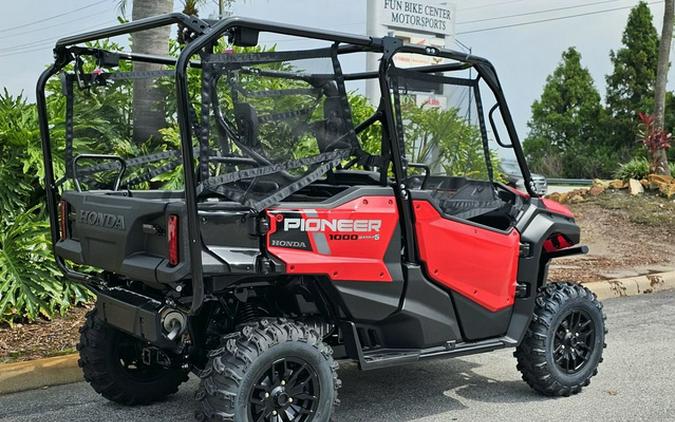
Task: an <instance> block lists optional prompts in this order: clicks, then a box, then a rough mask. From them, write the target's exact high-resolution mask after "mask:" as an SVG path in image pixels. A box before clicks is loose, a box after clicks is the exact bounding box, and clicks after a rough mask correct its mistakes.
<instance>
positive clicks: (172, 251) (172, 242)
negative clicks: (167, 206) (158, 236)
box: [166, 214, 180, 267]
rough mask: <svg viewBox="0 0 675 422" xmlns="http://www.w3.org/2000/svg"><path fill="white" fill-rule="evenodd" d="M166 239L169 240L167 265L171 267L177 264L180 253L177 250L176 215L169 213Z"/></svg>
mask: <svg viewBox="0 0 675 422" xmlns="http://www.w3.org/2000/svg"><path fill="white" fill-rule="evenodd" d="M166 240H167V241H168V242H169V265H171V266H172V267H174V266H176V265H178V261H179V260H180V255H179V251H178V216H177V215H175V214H171V215H169V221H167V227H166Z"/></svg>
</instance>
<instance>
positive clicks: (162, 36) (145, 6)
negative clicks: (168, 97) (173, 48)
mask: <svg viewBox="0 0 675 422" xmlns="http://www.w3.org/2000/svg"><path fill="white" fill-rule="evenodd" d="M126 6H127V0H120V2H119V8H120V10H121V11H122V14H124V13H125V9H126ZM172 11H173V0H134V1H133V6H132V10H131V19H132V20H139V19H143V18H148V17H151V16H157V15H162V14H165V13H171V12H172ZM170 30H171V28H170V27H169V26H163V27H160V28H153V29H149V30H147V31H141V32H136V33H134V34H132V36H131V51H132V52H134V53H142V54H152V55H156V56H166V55H168V53H169V32H170ZM161 68H162V65H158V64H154V63H141V62H134V70H135V71H151V70H160V69H161ZM164 111H165V110H164V95H163V93H162V91H161V89H160V88H158V87H156V86H155V85H154V83H153V81H152V80H151V79H135V80H134V90H133V122H134V130H133V139H134V141H135V142H137V143H141V142H144V141H147V140H148V139H151V138H155V137H156V136H157V135H158V133H159V132H158V130H159V129H161V128H163V127H165V126H166V120H165V113H164Z"/></svg>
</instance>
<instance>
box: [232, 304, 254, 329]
mask: <svg viewBox="0 0 675 422" xmlns="http://www.w3.org/2000/svg"><path fill="white" fill-rule="evenodd" d="M258 316H259V313H258V310H257V309H256V307H255V306H254V305H253V304H252V303H251V302H241V303H239V308H238V309H237V318H236V320H237V324H245V323H247V322H249V321H253V320H254V319H256V318H258Z"/></svg>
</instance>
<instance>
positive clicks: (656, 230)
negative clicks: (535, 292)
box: [0, 194, 675, 363]
mask: <svg viewBox="0 0 675 422" xmlns="http://www.w3.org/2000/svg"><path fill="white" fill-rule="evenodd" d="M611 195H614V194H607V196H604V195H603V197H601V198H598V199H594V200H591V201H589V202H585V203H580V204H574V205H571V206H570V207H571V208H572V211H573V212H574V213H575V214H576V216H577V222H578V223H579V224H580V226H581V230H582V243H584V244H587V245H589V246H590V249H591V253H590V254H589V255H586V256H582V257H572V258H565V259H559V260H556V261H555V263H554V264H552V265H551V268H550V271H549V278H550V279H551V280H553V281H577V282H591V281H597V280H602V279H603V278H606V275H607V274H608V273H610V272H612V271H617V270H622V269H636V268H646V267H649V266H650V265H655V264H668V265H671V266H673V267H675V244H674V242H673V241H672V239H675V223H674V221H675V218H673V217H674V216H675V202H672V203H670V202H666V201H665V200H657V199H655V200H654V201H656V202H654V203H647V205H648V207H649V209H647V210H644V209H636V208H635V206H636V205H635V204H638V205H637V206H639V207H643V206H645V201H642V200H638V199H630V198H625V197H621V196H611ZM631 201H632V202H631ZM645 216H647V217H648V218H647V219H646V220H645V221H642V220H644V219H645V218H646V217H645ZM87 311H88V309H87V308H84V307H77V308H74V309H72V310H71V311H70V312H68V313H67V315H65V316H64V317H56V318H54V319H53V320H52V321H44V320H43V321H38V322H35V323H31V324H15V326H14V327H13V328H9V327H7V326H1V325H0V363H3V362H12V361H21V360H30V359H36V358H41V357H48V356H57V355H62V354H66V353H73V352H75V346H76V345H77V342H78V340H79V332H78V330H79V327H80V326H81V325H82V324H83V322H84V316H85V314H86V312H87Z"/></svg>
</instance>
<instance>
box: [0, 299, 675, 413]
mask: <svg viewBox="0 0 675 422" xmlns="http://www.w3.org/2000/svg"><path fill="white" fill-rule="evenodd" d="M605 310H606V313H607V324H608V327H609V334H608V337H607V343H608V346H607V349H606V350H605V361H604V362H603V363H602V364H601V366H600V371H599V374H598V375H597V376H596V377H594V378H593V380H592V382H591V385H590V386H589V387H587V388H586V389H584V391H583V392H582V393H581V394H579V395H576V396H573V397H568V398H546V397H541V396H539V395H537V394H536V393H534V392H533V391H531V390H530V389H529V387H528V386H527V385H526V384H525V383H524V382H523V381H521V379H520V374H519V372H518V371H516V368H515V359H514V358H513V357H512V354H511V351H509V350H501V351H497V352H492V353H487V354H483V355H476V356H471V357H464V358H454V359H447V360H436V361H427V362H423V363H417V364H411V365H408V366H402V367H398V368H389V369H382V370H376V371H370V372H361V371H359V370H358V369H357V368H356V367H355V366H354V365H353V364H350V363H343V364H342V369H341V370H340V378H341V379H342V382H343V388H342V389H341V390H340V398H341V401H342V404H341V406H340V408H339V411H338V420H339V421H350V422H351V421H382V422H384V421H425V422H430V421H471V422H475V421H515V420H518V421H521V420H522V421H559V420H565V421H577V420H578V421H640V420H645V421H647V420H648V421H675V398H674V396H675V322H674V321H673V319H674V318H675V291H672V290H671V291H666V292H660V293H656V294H653V295H642V296H635V297H629V298H620V299H611V300H607V301H606V302H605ZM196 386H197V381H196V380H194V379H191V380H190V381H189V382H188V383H187V384H185V385H183V386H182V388H181V391H180V392H179V393H178V394H176V395H175V396H173V397H171V398H170V399H168V400H166V401H164V402H162V403H159V404H155V405H151V406H144V407H136V408H125V407H122V406H118V405H115V404H113V403H110V402H107V401H106V400H105V399H103V398H101V397H99V396H97V395H96V394H95V393H94V392H93V391H92V390H91V389H90V388H89V387H88V385H87V384H85V383H79V384H71V385H64V386H58V387H51V388H46V389H43V390H36V391H29V392H24V393H18V394H13V395H8V396H1V397H0V421H6V422H9V421H12V422H20V421H31V422H34V421H69V422H70V421H111V422H112V421H114V422H121V421H124V422H127V421H129V422H134V421H144V422H145V421H191V420H193V419H192V415H193V412H194V409H195V404H194V403H193V401H192V395H193V393H194V391H195V389H196Z"/></svg>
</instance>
